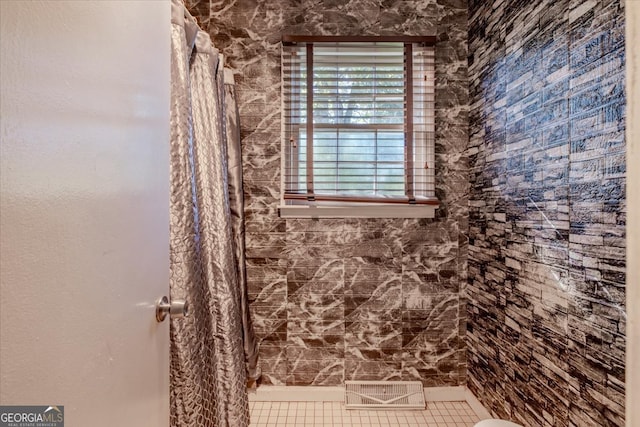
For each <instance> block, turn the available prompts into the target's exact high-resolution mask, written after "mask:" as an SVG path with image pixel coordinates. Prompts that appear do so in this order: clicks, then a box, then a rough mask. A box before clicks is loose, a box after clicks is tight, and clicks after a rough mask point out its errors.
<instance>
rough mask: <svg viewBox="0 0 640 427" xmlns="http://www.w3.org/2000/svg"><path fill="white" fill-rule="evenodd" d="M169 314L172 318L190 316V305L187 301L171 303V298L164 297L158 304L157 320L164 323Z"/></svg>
mask: <svg viewBox="0 0 640 427" xmlns="http://www.w3.org/2000/svg"><path fill="white" fill-rule="evenodd" d="M167 314H169V315H170V316H171V317H174V318H178V317H187V316H189V303H188V302H187V301H185V300H173V301H171V302H169V298H167V297H166V296H165V297H162V298H160V299H159V300H158V302H157V303H156V320H157V321H158V322H162V321H164V319H166V318H167Z"/></svg>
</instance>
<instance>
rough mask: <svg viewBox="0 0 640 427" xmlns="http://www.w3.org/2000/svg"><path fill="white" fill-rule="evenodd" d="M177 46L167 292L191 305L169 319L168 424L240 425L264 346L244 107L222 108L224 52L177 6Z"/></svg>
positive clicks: (244, 419)
mask: <svg viewBox="0 0 640 427" xmlns="http://www.w3.org/2000/svg"><path fill="white" fill-rule="evenodd" d="M171 43H172V63H171V79H172V82H171V163H170V168H171V171H170V173H171V201H170V214H171V217H170V221H171V222H170V235H171V241H170V257H171V259H170V268H171V271H170V287H171V298H172V299H186V300H187V301H188V302H189V304H190V307H191V310H190V312H191V314H190V316H189V317H187V318H184V319H178V320H176V321H173V320H172V322H171V425H172V426H180V427H187V426H189V427H200V426H202V427H204V426H206V427H215V426H233V427H242V426H247V425H248V424H249V410H248V403H247V392H246V384H247V378H248V375H247V371H249V377H252V376H254V375H256V374H257V373H256V362H257V345H256V343H255V336H254V335H253V330H252V328H251V318H250V316H249V313H248V304H247V299H246V298H247V295H246V282H245V281H244V277H245V275H244V254H243V252H244V232H243V218H242V192H241V189H242V178H241V176H242V175H241V173H242V172H241V168H240V169H239V170H238V168H237V164H236V161H237V160H238V159H239V157H238V153H239V149H240V147H239V140H237V141H236V140H235V136H234V135H233V133H234V132H235V131H236V129H234V128H233V126H237V110H236V106H235V105H234V104H232V105H228V106H227V107H226V108H225V98H226V96H225V88H224V84H223V73H222V64H221V63H220V60H219V55H218V51H217V50H216V49H215V48H214V47H213V45H212V43H211V39H210V38H209V36H208V35H207V34H206V33H205V32H203V31H199V29H198V26H197V24H196V23H195V21H194V20H193V18H192V17H191V16H190V15H189V14H188V12H186V9H185V8H184V6H183V5H182V3H181V2H180V1H179V0H173V3H172V41H171ZM227 86H228V85H227ZM230 90H231V89H230ZM227 111H230V112H233V113H231V116H230V117H229V118H228V117H227ZM227 128H229V129H227ZM227 133H230V134H231V136H232V138H230V140H229V143H230V144H231V145H230V147H229V153H227V139H228V138H227ZM230 153H233V155H231V156H230ZM229 156H230V157H229ZM229 159H231V161H232V163H233V167H232V168H229ZM238 174H239V175H238ZM230 181H231V182H232V185H231V187H230V185H229V183H230ZM238 186H239V187H238ZM238 190H240V192H239V193H238ZM232 213H233V215H232ZM245 308H246V309H247V311H246V312H245V311H244V309H245Z"/></svg>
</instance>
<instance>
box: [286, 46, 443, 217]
mask: <svg viewBox="0 0 640 427" xmlns="http://www.w3.org/2000/svg"><path fill="white" fill-rule="evenodd" d="M433 41H434V40H433V38H432V37H359V38H344V37H327V36H325V37H307V36H288V37H285V38H284V42H283V53H282V76H283V85H282V94H283V100H284V104H283V151H282V152H283V157H284V159H283V188H284V191H283V196H282V198H283V206H281V210H280V212H281V216H288V214H289V213H291V214H292V216H300V215H301V216H305V212H307V215H312V216H313V214H311V213H309V211H308V210H307V211H305V209H307V208H309V207H313V208H324V211H322V210H321V211H318V210H317V209H316V210H314V211H313V212H314V214H315V215H320V216H323V215H322V212H325V213H326V212H330V214H328V215H326V216H432V215H433V209H435V206H437V200H436V198H435V188H434V178H435V170H434V138H435V136H434V134H435V123H434V80H435V75H434V74H435V71H434V47H433ZM399 206H406V207H410V208H415V207H420V206H422V207H427V206H429V207H430V208H429V209H426V211H428V212H431V215H428V214H426V215H425V212H426V211H425V209H422V210H419V209H413V210H411V209H409V210H406V209H405V212H409V213H410V215H405V214H403V213H401V212H400V211H399V210H398V209H397V207H399ZM364 207H366V209H363V208H364ZM372 207H373V208H375V209H371V208H372ZM381 207H385V208H383V209H382V210H381ZM389 207H392V208H395V209H389ZM300 208H302V209H300ZM345 208H346V209H345ZM354 208H356V210H354ZM336 209H337V210H336ZM347 209H351V212H352V213H349V211H348V210H347ZM367 211H368V212H370V214H366V212H367ZM354 212H355V213H354ZM380 212H386V214H380ZM394 212H395V213H394Z"/></svg>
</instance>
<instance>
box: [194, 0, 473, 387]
mask: <svg viewBox="0 0 640 427" xmlns="http://www.w3.org/2000/svg"><path fill="white" fill-rule="evenodd" d="M187 6H188V7H189V9H190V11H191V13H192V14H194V16H196V17H197V18H198V20H199V22H200V24H201V26H202V27H203V28H205V29H206V30H207V31H208V32H209V33H210V34H211V36H212V39H213V41H214V43H215V44H216V46H217V47H218V48H220V49H221V50H222V52H223V53H224V54H225V56H226V64H227V65H228V66H229V67H231V68H232V69H233V71H234V74H235V79H236V85H237V93H238V96H239V108H240V118H241V133H242V135H241V136H242V148H243V163H244V170H243V172H244V179H245V183H244V185H245V186H244V192H245V203H246V212H245V213H246V226H247V261H248V276H249V290H250V297H251V310H252V313H253V316H254V322H255V325H256V329H257V333H258V335H259V337H260V339H261V350H260V358H261V362H260V364H261V368H262V371H263V381H264V383H266V384H278V385H337V384H342V383H343V382H344V380H350V379H371V380H385V379H389V380H400V379H402V380H414V379H415V380H421V381H423V383H424V384H425V385H430V386H443V385H458V384H461V383H463V381H464V379H465V369H466V368H465V344H464V334H465V331H466V324H465V313H466V310H465V308H464V298H462V297H461V292H462V291H463V289H464V286H465V285H466V276H467V261H466V260H467V245H468V239H467V230H468V187H469V184H468V183H469V177H468V160H467V157H466V149H467V146H468V133H467V130H468V81H467V3H466V0H420V1H404V0H342V1H339V0H306V1H300V0H277V1H266V0H253V1H252V0H189V1H187ZM283 34H314V35H389V34H408V35H437V36H438V42H437V46H436V57H437V64H438V65H437V85H436V99H437V106H436V120H437V121H436V133H437V142H436V144H437V145H436V154H437V165H436V166H437V195H438V196H439V197H440V201H441V206H440V209H439V210H438V211H437V217H436V218H435V219H431V220H427V219H423V220H404V219H397V220H382V219H380V220H377V219H366V220H365V219H363V220H357V219H349V220H299V219H298V220H284V219H281V218H279V217H278V210H277V208H278V204H279V195H280V125H281V120H280V115H281V109H280V103H281V97H280V51H281V45H280V40H281V37H282V35H283Z"/></svg>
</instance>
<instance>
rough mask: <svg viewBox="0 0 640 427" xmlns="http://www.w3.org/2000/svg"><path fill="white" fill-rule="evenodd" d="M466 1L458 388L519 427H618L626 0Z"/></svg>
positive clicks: (621, 374)
mask: <svg viewBox="0 0 640 427" xmlns="http://www.w3.org/2000/svg"><path fill="white" fill-rule="evenodd" d="M469 9H470V10H469V26H470V29H469V78H470V103H471V104H470V107H471V109H470V148H469V160H470V168H471V190H470V191H471V194H470V200H469V208H470V213H469V215H470V234H469V238H470V243H469V284H468V288H467V295H468V331H467V345H468V362H467V363H468V387H469V388H470V389H471V390H472V391H473V393H474V394H475V395H476V396H478V398H479V399H480V400H481V401H482V403H483V404H484V405H485V406H487V407H488V408H490V409H491V410H492V411H493V412H494V413H495V414H496V415H498V416H499V417H501V418H505V419H512V420H515V421H517V422H519V423H521V424H524V425H527V426H554V427H562V426H622V425H624V419H623V417H624V357H625V354H624V349H625V311H624V306H625V282H624V281H625V141H624V128H625V111H624V109H625V95H624V64H625V57H624V10H623V2H621V1H618V0H599V1H596V0H581V1H574V0H572V1H570V0H526V1H521V0H509V1H504V0H470V4H469Z"/></svg>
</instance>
